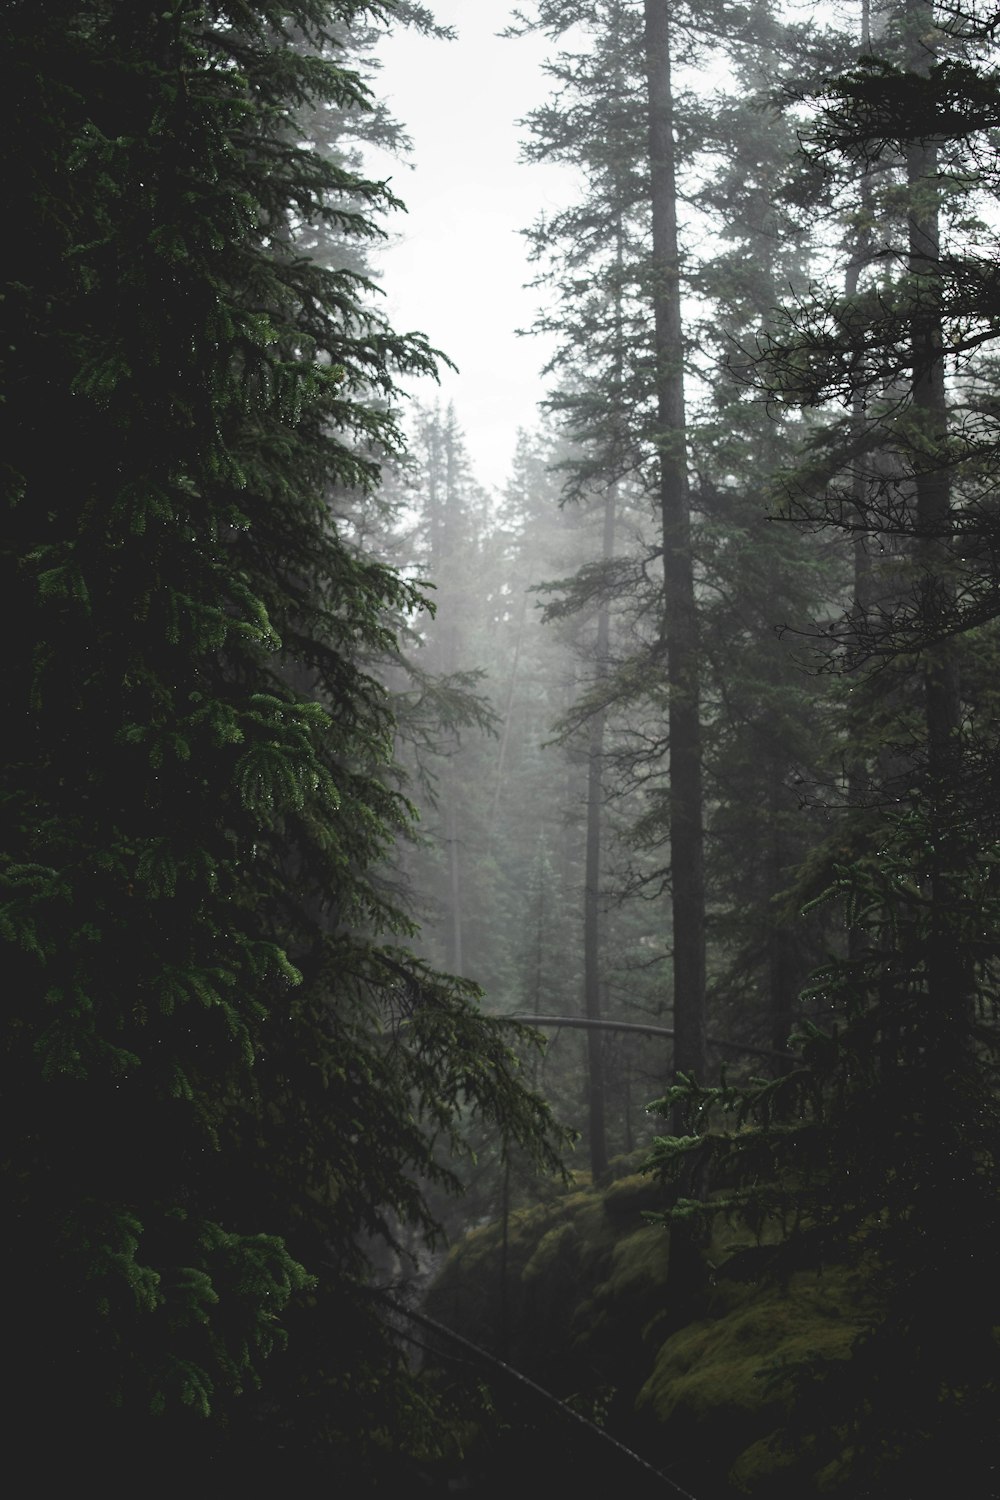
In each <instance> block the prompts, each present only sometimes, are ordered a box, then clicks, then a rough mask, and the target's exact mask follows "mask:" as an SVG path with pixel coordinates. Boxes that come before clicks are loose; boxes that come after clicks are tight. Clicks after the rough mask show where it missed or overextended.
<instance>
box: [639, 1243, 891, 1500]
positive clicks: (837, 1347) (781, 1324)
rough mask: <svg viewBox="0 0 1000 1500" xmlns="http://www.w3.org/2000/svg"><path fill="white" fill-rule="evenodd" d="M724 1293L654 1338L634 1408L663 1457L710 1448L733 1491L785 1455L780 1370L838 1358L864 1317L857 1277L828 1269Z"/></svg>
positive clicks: (772, 1469)
mask: <svg viewBox="0 0 1000 1500" xmlns="http://www.w3.org/2000/svg"><path fill="white" fill-rule="evenodd" d="M726 1300H727V1301H728V1304H729V1305H728V1306H725V1307H721V1308H718V1309H717V1314H718V1315H717V1316H715V1317H712V1318H710V1319H705V1320H703V1321H700V1322H698V1323H693V1324H690V1325H689V1326H688V1327H686V1328H683V1329H681V1330H680V1331H679V1332H678V1333H675V1334H674V1335H673V1336H672V1337H671V1338H669V1339H668V1340H667V1341H666V1342H665V1343H664V1344H663V1345H662V1347H661V1348H660V1350H659V1352H658V1353H657V1356H656V1361H655V1365H654V1369H653V1373H652V1375H651V1376H650V1378H649V1380H647V1382H646V1384H645V1385H644V1386H643V1389H642V1391H641V1392H640V1394H639V1398H638V1401H637V1409H638V1411H639V1412H640V1413H642V1414H643V1415H644V1416H645V1418H646V1429H647V1431H648V1432H649V1433H650V1434H651V1437H652V1440H653V1441H654V1442H655V1443H656V1445H657V1446H658V1447H659V1448H660V1449H661V1452H662V1454H663V1456H664V1457H665V1456H666V1455H667V1454H672V1455H674V1456H675V1457H676V1454H677V1450H678V1447H679V1446H680V1447H681V1448H683V1450H684V1451H685V1452H690V1453H692V1454H693V1453H696V1452H701V1453H708V1454H711V1455H713V1459H714V1463H715V1466H716V1467H717V1469H718V1470H719V1471H720V1473H724V1472H725V1471H726V1470H727V1469H729V1468H730V1467H732V1479H733V1482H734V1484H736V1486H737V1489H738V1492H740V1493H746V1494H755V1493H756V1492H757V1491H756V1488H755V1486H756V1485H757V1484H759V1483H761V1482H763V1481H764V1480H767V1481H768V1482H770V1481H772V1480H774V1479H775V1478H776V1476H777V1475H778V1473H779V1472H780V1471H781V1470H782V1469H784V1468H788V1466H789V1464H790V1463H791V1462H792V1460H791V1459H790V1457H789V1455H788V1453H787V1452H786V1451H785V1450H784V1449H782V1448H781V1446H780V1444H778V1443H777V1442H776V1441H775V1435H776V1434H777V1433H778V1432H779V1431H781V1430H783V1429H784V1427H785V1426H786V1424H787V1423H788V1421H789V1420H790V1418H791V1417H792V1406H791V1397H790V1395H789V1393H788V1388H787V1386H786V1385H785V1383H784V1382H783V1381H781V1379H780V1374H781V1371H782V1370H783V1369H784V1368H786V1367H790V1366H793V1365H796V1364H798V1363H799V1362H801V1361H803V1360H809V1359H822V1360H829V1359H846V1358H847V1357H848V1356H849V1354H850V1351H851V1346H852V1344H853V1342H854V1339H855V1338H856V1336H857V1334H858V1333H859V1331H860V1330H861V1329H862V1328H863V1327H864V1326H865V1325H866V1319H865V1315H864V1312H863V1298H862V1296H861V1294H860V1288H859V1284H858V1280H857V1277H856V1276H855V1275H854V1274H852V1273H849V1272H848V1271H846V1270H844V1269H834V1270H830V1271H827V1272H825V1273H823V1274H821V1273H819V1272H799V1273H798V1274H797V1275H795V1276H793V1277H792V1278H791V1280H790V1282H789V1285H788V1287H787V1289H785V1290H782V1289H780V1288H777V1287H772V1288H769V1289H767V1290H761V1289H760V1288H753V1287H749V1286H743V1287H739V1286H735V1287H733V1286H731V1287H729V1288H728V1289H727V1292H726ZM796 1465H797V1467H798V1466H800V1464H799V1460H796Z"/></svg>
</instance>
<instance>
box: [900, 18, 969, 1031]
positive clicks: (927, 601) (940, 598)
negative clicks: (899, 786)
mask: <svg viewBox="0 0 1000 1500" xmlns="http://www.w3.org/2000/svg"><path fill="white" fill-rule="evenodd" d="M908 20H909V23H910V34H909V38H908V41H909V51H910V56H909V64H910V67H911V68H913V70H914V71H915V72H921V73H926V72H927V71H928V70H929V68H930V65H931V63H932V62H933V61H934V52H933V36H934V30H933V14H932V11H931V7H930V6H929V5H928V4H927V3H926V0H916V3H914V4H912V6H911V8H910V11H909V16H908ZM906 178H907V185H908V188H909V209H908V214H907V231H908V251H909V266H908V269H909V273H910V278H911V285H912V287H913V288H914V292H913V295H914V297H915V299H916V307H915V310H914V313H913V316H912V320H911V342H912V359H913V385H912V406H913V413H914V416H915V418H916V421H915V426H916V444H917V446H916V451H915V452H914V453H913V470H914V486H915V491H916V527H917V558H916V561H917V566H918V568H919V570H920V577H919V581H918V588H919V590H920V601H921V608H922V612H923V620H922V622H921V623H922V624H923V626H924V628H925V629H928V628H929V629H930V630H931V631H933V630H934V629H935V627H936V624H937V622H938V621H939V620H946V619H947V617H948V615H949V613H950V610H951V608H952V606H953V588H952V584H951V580H950V570H951V561H950V531H951V483H950V477H949V470H948V467H947V464H946V461H945V454H944V446H945V443H946V441H947V434H948V404H947V393H946V390H945V368H944V352H943V348H944V332H943V326H942V318H943V313H942V295H941V262H940V257H941V231H940V186H939V183H938V152H937V147H936V146H935V145H934V143H933V142H929V141H914V142H913V143H912V144H911V145H910V146H909V147H908V148H907V151H906ZM924 712H925V717H926V728H927V791H928V800H929V805H930V808H931V816H932V818H933V820H934V822H935V823H936V824H938V825H939V826H937V827H936V828H934V829H933V833H932V837H933V842H934V847H935V849H936V851H937V856H936V868H935V870H934V872H933V875H932V899H933V906H934V927H935V932H934V933H933V935H932V939H931V944H930V952H929V954H928V972H927V984H928V992H929V999H930V1002H931V1005H932V1007H934V1008H935V1009H936V1010H938V1011H940V1012H941V1014H942V1015H944V1014H946V1013H947V1012H949V1011H951V1010H952V1009H953V1007H954V1005H955V1000H956V997H957V992H958V991H959V990H960V989H961V988H962V986H961V982H960V972H959V971H960V970H961V968H962V967H963V965H962V963H961V958H960V955H958V954H956V952H955V935H954V932H953V930H951V929H952V927H953V922H952V919H951V918H950V916H949V908H950V906H951V904H952V901H953V897H954V894H955V892H954V891H953V890H952V885H953V883H954V878H955V877H954V869H955V865H954V858H955V855H956V853H957V851H953V850H951V849H950V847H949V835H948V822H949V819H948V816H947V811H946V804H947V801H948V797H949V790H950V787H951V783H952V781H953V778H954V775H955V771H956V761H957V758H958V753H959V744H958V731H959V725H960V722H961V706H960V696H959V677H958V662H957V658H956V653H955V647H954V644H953V642H952V640H951V638H950V637H949V638H947V639H945V640H943V641H941V642H939V643H938V644H935V645H931V646H929V647H928V648H927V649H926V651H925V652H924Z"/></svg>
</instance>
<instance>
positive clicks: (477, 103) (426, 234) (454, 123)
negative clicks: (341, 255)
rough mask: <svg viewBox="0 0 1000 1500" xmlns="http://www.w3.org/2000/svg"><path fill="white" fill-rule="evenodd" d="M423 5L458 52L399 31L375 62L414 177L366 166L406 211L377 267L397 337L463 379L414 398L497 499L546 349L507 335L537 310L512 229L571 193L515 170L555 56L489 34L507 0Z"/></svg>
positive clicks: (532, 40)
mask: <svg viewBox="0 0 1000 1500" xmlns="http://www.w3.org/2000/svg"><path fill="white" fill-rule="evenodd" d="M430 3H431V8H432V9H433V11H434V14H435V16H436V17H437V19H438V21H439V22H440V23H441V24H442V25H451V26H454V27H455V28H456V30H457V31H458V33H459V35H458V39H457V40H455V41H453V42H441V41H434V40H432V39H429V38H424V37H419V36H415V35H412V34H409V33H407V32H405V31H399V32H398V33H396V34H394V35H391V36H390V37H389V38H387V40H386V41H385V42H384V43H383V44H382V47H381V48H380V51H379V56H380V58H381V61H382V70H381V72H380V73H379V74H378V75H377V77H376V79H375V80H374V88H375V90H376V92H377V94H378V95H379V96H380V97H381V98H383V99H385V100H386V101H387V103H388V104H389V106H390V109H391V111H392V113H393V114H394V115H395V117H396V118H397V119H398V120H399V121H400V122H401V124H402V125H403V126H404V127H405V128H406V130H407V133H408V134H409V135H410V136H411V138H412V141H413V151H412V157H411V160H412V163H413V166H412V168H411V167H409V166H407V165H405V164H401V163H400V164H397V163H394V164H391V165H389V166H386V165H385V162H384V159H383V160H382V161H380V162H379V164H378V166H377V168H376V170H377V171H378V172H379V173H380V175H381V174H386V173H391V177H392V186H393V189H394V191H395V192H396V193H397V194H398V196H399V197H401V198H402V199H403V200H404V202H405V203H406V204H407V207H408V210H409V212H408V214H406V215H405V216H402V215H399V216H396V217H395V219H394V220H393V221H392V223H391V226H390V227H391V229H392V231H393V235H394V243H393V244H392V245H391V248H389V249H387V250H386V251H384V252H383V253H382V254H381V255H380V257H379V259H378V261H377V262H376V266H377V268H378V269H379V272H380V276H381V280H382V285H383V287H384V290H385V292H386V294H387V296H386V305H387V311H388V314H389V317H390V319H391V321H392V323H393V325H394V327H395V328H396V329H397V330H399V331H401V332H409V331H411V330H420V331H421V332H423V333H426V334H427V336H428V337H429V339H430V341H431V343H432V344H434V345H435V346H436V347H437V348H438V349H441V350H443V351H444V352H445V353H446V354H447V355H448V356H449V357H450V358H451V359H452V360H454V362H455V364H456V365H458V367H459V373H458V374H457V375H456V374H452V373H451V372H449V371H447V370H445V371H443V372H442V378H441V387H440V391H438V388H437V387H436V386H435V385H434V384H433V383H432V382H427V383H423V384H420V385H419V386H418V385H415V386H414V387H412V388H413V389H414V390H415V391H416V393H417V394H418V395H419V396H420V399H421V400H426V401H433V400H434V398H435V395H436V394H438V395H440V398H441V400H442V402H446V401H448V400H449V399H450V400H453V401H454V403H455V410H456V413H457V415H458V419H459V422H460V423H461V425H462V427H463V428H464V430H465V434H466V438H467V440H468V448H469V454H470V458H471V460H472V467H473V469H474V471H475V473H476V474H477V476H478V477H479V478H480V479H481V480H482V482H483V483H484V484H486V485H488V486H497V487H500V486H502V485H503V483H504V481H505V479H506V477H507V473H508V470H509V466H510V460H511V457H512V455H513V451H514V443H515V439H516V435H517V429H518V427H529V428H530V427H533V426H534V425H535V424H536V421H537V410H536V407H537V402H538V400H539V399H540V397H541V396H542V395H543V394H544V385H543V383H542V381H541V378H540V376H539V373H538V372H539V370H540V368H541V366H542V364H543V363H544V361H545V357H546V349H547V346H546V344H545V343H544V342H543V341H542V340H541V339H539V338H535V337H532V338H517V337H516V334H515V329H517V328H518V327H522V328H524V327H527V326H529V325H530V323H531V321H532V318H533V315H534V309H535V307H536V305H537V300H538V294H537V293H534V292H531V291H527V290H524V289H523V285H524V283H525V282H527V281H529V280H530V279H531V278H532V275H533V269H532V267H531V266H530V265H529V263H528V261H527V258H526V250H527V244H526V242H525V241H524V239H523V238H522V236H521V235H520V234H519V233H518V231H519V230H520V229H522V228H525V227H527V225H529V224H530V223H531V222H532V221H533V220H534V219H535V218H536V217H537V215H538V214H539V213H540V212H541V211H543V210H547V209H552V208H554V207H557V206H559V204H560V203H565V202H567V201H569V196H570V193H571V182H572V178H571V174H570V173H569V171H568V170H565V169H560V168H555V167H545V166H528V165H523V164H520V163H519V162H518V154H519V153H518V141H519V132H518V129H517V126H516V123H515V122H516V121H517V120H518V119H519V118H520V117H522V116H523V115H525V114H526V113H527V112H528V111H529V110H531V109H532V108H533V107H535V106H536V105H538V104H540V103H541V102H542V101H543V100H544V99H545V98H546V97H547V94H548V80H547V78H546V77H545V75H544V74H542V72H541V71H540V67H539V64H540V62H541V61H542V59H543V58H544V57H545V56H546V55H547V54H548V53H550V52H551V51H553V50H554V48H553V45H552V44H551V43H549V42H547V41H546V40H545V39H544V38H537V37H525V38H520V39H517V40H509V41H505V40H503V39H502V38H501V37H499V36H497V34H496V33H497V32H499V31H501V30H502V29H503V27H504V26H505V25H506V24H507V21H508V19H509V15H510V10H511V3H510V0H430ZM529 8H530V7H529Z"/></svg>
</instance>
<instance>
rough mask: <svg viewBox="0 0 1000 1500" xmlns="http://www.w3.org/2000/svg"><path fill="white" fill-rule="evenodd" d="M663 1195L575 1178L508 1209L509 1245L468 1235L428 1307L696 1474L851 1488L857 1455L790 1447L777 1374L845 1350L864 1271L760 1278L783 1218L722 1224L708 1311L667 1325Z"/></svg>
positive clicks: (490, 1230)
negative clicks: (660, 1218) (648, 1216)
mask: <svg viewBox="0 0 1000 1500" xmlns="http://www.w3.org/2000/svg"><path fill="white" fill-rule="evenodd" d="M658 1202H659V1189H658V1185H657V1184H655V1183H654V1184H651V1183H650V1181H649V1179H648V1178H646V1177H642V1176H637V1175H635V1174H634V1173H631V1174H626V1175H624V1176H619V1177H618V1178H616V1179H615V1180H614V1181H612V1182H611V1183H609V1184H608V1185H607V1186H606V1187H604V1188H603V1189H602V1190H596V1189H594V1188H593V1187H591V1186H590V1185H589V1184H585V1183H583V1182H582V1181H579V1180H578V1181H576V1182H574V1183H573V1184H572V1186H571V1188H570V1190H569V1191H568V1192H566V1193H564V1194H563V1195H562V1196H560V1197H558V1198H556V1199H553V1200H551V1201H549V1202H547V1203H545V1204H543V1205H536V1206H535V1207H532V1208H529V1209H523V1210H521V1211H519V1212H517V1213H515V1214H512V1215H511V1216H510V1219H509V1222H508V1230H507V1247H506V1257H504V1252H503V1235H502V1231H501V1227H500V1225H498V1224H491V1225H488V1226H486V1227H484V1228H482V1229H477V1230H474V1231H473V1232H472V1233H471V1234H469V1235H467V1236H466V1238H465V1239H464V1240H463V1241H462V1242H461V1243H460V1244H458V1245H457V1246H456V1247H455V1249H454V1250H453V1252H452V1254H451V1256H450V1257H449V1260H448V1262H447V1263H446V1265H445V1268H444V1270H443V1271H442V1273H441V1275H440V1277H439V1278H438V1281H437V1283H436V1284H435V1286H434V1287H433V1288H432V1289H431V1292H430V1294H429V1297H428V1309H429V1311H430V1312H431V1314H432V1315H433V1316H436V1317H439V1318H440V1319H441V1321H442V1322H444V1323H447V1324H449V1326H451V1327H453V1328H455V1329H457V1330H458V1331H459V1332H460V1333H464V1334H465V1335H466V1336H467V1337H469V1338H472V1339H473V1340H474V1341H475V1342H477V1343H479V1344H481V1345H483V1346H484V1347H485V1348H487V1349H490V1350H492V1351H493V1352H495V1353H498V1354H500V1355H501V1356H502V1357H504V1358H506V1359H507V1360H509V1362H510V1363H512V1364H513V1365H515V1366H516V1367H517V1368H519V1369H521V1370H523V1371H524V1373H525V1374H527V1375H529V1376H531V1377H532V1378H534V1379H535V1380H537V1381H538V1382H539V1383H540V1384H541V1385H543V1386H545V1387H546V1388H547V1389H549V1390H551V1391H553V1392H554V1393H555V1394H556V1395H559V1396H561V1397H563V1398H566V1397H572V1399H573V1401H574V1403H575V1404H576V1405H577V1406H579V1407H581V1409H586V1410H588V1411H589V1410H591V1409H592V1410H594V1411H597V1410H598V1408H599V1407H600V1410H601V1412H602V1415H603V1416H606V1419H607V1422H608V1426H609V1428H610V1429H611V1430H612V1431H614V1432H616V1433H617V1434H618V1435H619V1436H621V1437H623V1438H624V1439H625V1440H626V1441H627V1442H628V1443H629V1444H630V1445H632V1446H635V1447H638V1448H639V1449H640V1451H642V1452H643V1453H644V1454H645V1455H646V1456H647V1457H648V1458H649V1459H650V1461H651V1462H652V1463H654V1464H655V1465H659V1466H666V1465H669V1467H670V1471H671V1472H673V1473H681V1474H682V1473H684V1472H687V1473H689V1474H690V1475H691V1476H692V1485H693V1483H694V1476H695V1475H698V1476H699V1478H700V1479H701V1480H702V1481H703V1483H708V1484H709V1485H710V1486H711V1487H712V1491H713V1493H715V1494H716V1495H718V1496H721V1495H726V1496H735V1495H753V1496H757V1495H761V1496H763V1495H764V1494H767V1496H768V1500H779V1497H780V1500H799V1497H800V1496H801V1495H802V1494H806V1493H808V1494H816V1495H821V1494H826V1493H830V1494H835V1493H838V1492H839V1493H848V1492H849V1489H848V1491H845V1490H844V1489H843V1485H844V1483H845V1482H848V1481H845V1479H844V1474H843V1468H844V1462H847V1460H844V1462H840V1461H838V1463H836V1464H831V1463H830V1450H829V1445H826V1446H825V1447H824V1450H823V1453H822V1455H821V1454H820V1452H819V1450H818V1447H814V1448H812V1449H811V1448H810V1446H809V1444H808V1443H807V1442H804V1443H801V1444H800V1445H799V1446H798V1448H797V1450H796V1451H795V1452H794V1453H793V1452H792V1450H791V1449H790V1448H788V1447H787V1446H782V1442H781V1438H782V1435H783V1434H784V1433H785V1432H786V1431H787V1430H788V1428H789V1425H790V1424H791V1425H792V1426H793V1427H794V1425H795V1417H796V1413H795V1411H794V1410H793V1402H792V1396H791V1394H790V1392H791V1385H790V1383H789V1382H784V1381H782V1380H781V1379H780V1374H781V1371H782V1369H783V1368H786V1367H791V1366H794V1365H796V1364H797V1363H799V1362H801V1361H803V1360H809V1359H815V1358H818V1359H822V1360H840V1359H844V1358H846V1357H847V1356H848V1354H849V1352H850V1349H851V1346H852V1343H853V1341H854V1339H855V1337H856V1335H857V1333H858V1331H859V1330H860V1329H861V1328H862V1327H864V1326H866V1317H865V1312H864V1297H863V1295H862V1291H861V1279H860V1276H859V1275H858V1273H854V1272H849V1271H848V1270H846V1269H844V1268H839V1269H838V1268H832V1269H830V1270H828V1271H826V1272H825V1273H823V1274H820V1273H818V1272H799V1273H797V1274H796V1275H794V1276H792V1277H791V1279H790V1281H789V1283H788V1286H787V1288H786V1289H784V1290H782V1289H781V1288H778V1287H776V1286H773V1285H765V1284H764V1283H763V1282H762V1281H761V1280H756V1279H753V1278H755V1277H757V1276H759V1275H760V1273H761V1268H762V1264H763V1263H764V1262H765V1261H767V1260H769V1259H770V1258H771V1256H770V1251H769V1249H768V1243H769V1242H770V1243H773V1242H774V1241H776V1240H777V1238H778V1237H779V1234H780V1230H779V1228H778V1226H777V1225H774V1226H766V1229H765V1233H764V1234H763V1235H762V1237H761V1238H760V1239H758V1238H757V1237H755V1236H754V1235H752V1234H749V1233H748V1232H747V1230H746V1227H745V1226H740V1225H739V1224H736V1225H732V1226H726V1225H722V1226H720V1227H719V1228H718V1229H717V1230H716V1232H715V1233H714V1234H713V1237H712V1241H711V1243H710V1244H709V1245H708V1246H707V1247H706V1249H705V1261H706V1266H707V1267H708V1268H711V1272H712V1284H711V1287H710V1292H709V1297H708V1303H707V1307H708V1316H706V1317H703V1318H701V1319H700V1320H699V1321H697V1322H692V1323H689V1324H688V1325H687V1326H686V1327H683V1328H681V1329H680V1330H679V1331H676V1332H673V1333H672V1334H671V1336H670V1337H669V1338H666V1339H664V1337H663V1335H662V1332H660V1330H661V1328H662V1327H663V1326H664V1324H665V1322H666V1319H667V1316H668V1313H669V1309H668V1308H667V1270H668V1257H669V1246H670V1237H669V1234H668V1232H667V1231H666V1230H664V1229H663V1228H662V1227H660V1226H658V1225H657V1226H654V1225H650V1224H648V1223H647V1222H645V1221H644V1218H643V1215H644V1213H646V1212H647V1211H649V1210H650V1209H651V1208H655V1207H656V1206H657V1205H658ZM504 1264H506V1279H505V1283H504V1274H503V1268H504ZM720 1268H721V1270H720ZM730 1271H733V1272H734V1273H735V1274H734V1275H730V1274H728V1273H729V1272H730ZM676 1322H677V1319H676V1317H674V1318H673V1319H672V1320H671V1324H672V1326H673V1327H674V1328H676ZM730 1471H731V1472H730ZM848 1483H849V1482H848Z"/></svg>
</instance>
